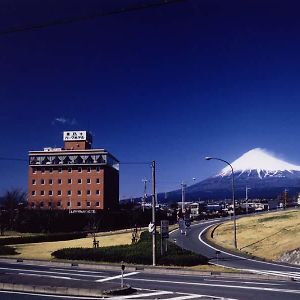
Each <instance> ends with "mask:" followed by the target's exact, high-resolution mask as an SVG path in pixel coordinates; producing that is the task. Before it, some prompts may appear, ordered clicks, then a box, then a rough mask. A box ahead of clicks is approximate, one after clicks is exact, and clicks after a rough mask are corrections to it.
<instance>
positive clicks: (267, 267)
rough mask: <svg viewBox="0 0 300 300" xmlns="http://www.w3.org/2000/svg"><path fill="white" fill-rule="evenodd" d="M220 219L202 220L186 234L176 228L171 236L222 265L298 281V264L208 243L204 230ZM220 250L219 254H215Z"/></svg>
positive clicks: (212, 261)
mask: <svg viewBox="0 0 300 300" xmlns="http://www.w3.org/2000/svg"><path fill="white" fill-rule="evenodd" d="M219 222H221V221H220V220H211V221H203V222H202V223H199V224H196V225H193V226H191V229H190V230H188V233H187V235H186V236H185V235H182V234H181V233H180V232H179V231H178V230H177V231H174V232H173V233H171V235H170V236H171V238H172V239H173V240H175V241H176V244H177V245H178V246H180V247H182V248H185V249H188V250H191V251H193V252H196V253H200V254H203V255H204V256H206V257H208V258H209V259H210V262H211V263H213V264H216V265H221V266H224V267H230V268H234V269H239V270H243V271H245V272H252V273H258V274H269V275H276V276H281V277H283V278H286V277H288V278H294V279H295V280H299V282H300V266H292V265H288V264H283V263H273V262H265V261H258V260H255V259H253V258H252V257H249V256H246V255H239V254H236V253H230V252H229V251H223V250H222V249H219V248H217V247H214V246H212V245H210V244H209V243H208V242H207V241H206V240H205V238H204V234H203V233H204V231H205V230H206V229H207V228H208V227H210V226H212V225H215V224H217V223H219ZM216 251H220V254H218V255H217V254H216Z"/></svg>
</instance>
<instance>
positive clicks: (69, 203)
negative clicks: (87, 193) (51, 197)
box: [31, 201, 100, 208]
mask: <svg viewBox="0 0 300 300" xmlns="http://www.w3.org/2000/svg"><path fill="white" fill-rule="evenodd" d="M54 204H55V203H53V202H48V207H53V206H54ZM34 206H40V207H45V204H44V202H43V201H41V202H40V203H38V204H37V203H35V202H31V207H34ZM56 206H57V207H61V206H62V204H61V202H60V201H58V202H56ZM86 206H87V207H91V206H92V204H91V202H90V201H87V202H86ZM95 206H96V207H99V206H100V202H99V201H96V202H95ZM67 207H68V208H71V202H70V201H68V202H67ZM76 207H81V201H77V202H76Z"/></svg>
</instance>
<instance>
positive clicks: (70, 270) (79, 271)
mask: <svg viewBox="0 0 300 300" xmlns="http://www.w3.org/2000/svg"><path fill="white" fill-rule="evenodd" d="M50 270H55V271H69V272H74V271H75V272H78V273H93V274H103V273H104V272H96V271H85V270H76V269H58V268H50Z"/></svg>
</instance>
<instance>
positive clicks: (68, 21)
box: [0, 0, 187, 35]
mask: <svg viewBox="0 0 300 300" xmlns="http://www.w3.org/2000/svg"><path fill="white" fill-rule="evenodd" d="M185 1H187V0H161V1H156V2H152V3H149V4H142V5H134V6H128V7H125V8H120V9H117V10H113V11H109V12H104V13H103V12H101V13H100V12H98V13H93V14H90V15H86V16H77V17H70V18H65V19H58V20H52V21H48V22H44V23H39V24H32V25H23V26H16V27H11V28H8V29H4V30H0V35H7V34H11V33H18V32H24V31H31V30H38V29H43V28H48V27H52V26H60V25H67V24H72V23H76V22H83V21H89V20H92V19H96V18H100V17H107V16H112V15H118V14H122V13H127V12H134V11H140V10H145V9H149V8H155V7H160V6H163V5H168V4H174V3H177V2H185Z"/></svg>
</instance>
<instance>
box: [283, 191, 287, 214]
mask: <svg viewBox="0 0 300 300" xmlns="http://www.w3.org/2000/svg"><path fill="white" fill-rule="evenodd" d="M287 198H288V189H284V206H283V209H286V206H287V202H288V201H287V200H288V199H287Z"/></svg>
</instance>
